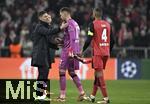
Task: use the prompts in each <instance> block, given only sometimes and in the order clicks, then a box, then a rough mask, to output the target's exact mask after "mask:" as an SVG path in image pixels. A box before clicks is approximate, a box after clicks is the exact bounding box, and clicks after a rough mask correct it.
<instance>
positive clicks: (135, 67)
mask: <svg viewBox="0 0 150 104" xmlns="http://www.w3.org/2000/svg"><path fill="white" fill-rule="evenodd" d="M117 62H118V64H117V79H140V78H141V62H140V60H138V59H118V60H117Z"/></svg>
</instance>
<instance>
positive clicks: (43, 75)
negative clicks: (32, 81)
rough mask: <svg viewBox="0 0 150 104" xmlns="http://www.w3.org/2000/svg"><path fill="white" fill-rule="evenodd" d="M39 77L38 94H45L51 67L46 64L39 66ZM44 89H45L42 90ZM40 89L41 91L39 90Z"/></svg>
mask: <svg viewBox="0 0 150 104" xmlns="http://www.w3.org/2000/svg"><path fill="white" fill-rule="evenodd" d="M38 72H39V74H38V78H37V91H36V95H37V96H42V95H43V90H45V89H46V88H47V80H48V73H49V67H45V66H39V67H38ZM40 89H43V90H40ZM39 90H40V91H39Z"/></svg>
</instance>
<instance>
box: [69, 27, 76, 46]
mask: <svg viewBox="0 0 150 104" xmlns="http://www.w3.org/2000/svg"><path fill="white" fill-rule="evenodd" d="M68 33H69V37H70V48H71V49H73V47H74V41H75V37H76V36H75V35H76V32H75V28H74V27H73V26H72V25H69V26H68Z"/></svg>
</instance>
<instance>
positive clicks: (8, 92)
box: [0, 79, 50, 104]
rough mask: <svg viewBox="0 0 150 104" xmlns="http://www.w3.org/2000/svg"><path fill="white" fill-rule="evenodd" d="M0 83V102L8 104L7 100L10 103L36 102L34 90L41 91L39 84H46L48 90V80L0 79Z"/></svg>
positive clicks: (31, 103) (0, 103)
mask: <svg viewBox="0 0 150 104" xmlns="http://www.w3.org/2000/svg"><path fill="white" fill-rule="evenodd" d="M0 85H1V86H0V95H1V96H0V104H8V102H9V103H10V102H11V104H16V102H21V103H22V104H24V103H23V102H25V104H26V103H28V102H29V103H30V104H36V103H35V98H36V97H37V96H36V92H37V91H42V89H41V86H43V87H44V86H46V87H47V89H48V90H50V80H48V81H47V82H46V83H44V81H37V80H16V79H13V80H8V79H5V80H4V79H3V80H2V79H1V80H0ZM39 85H40V87H39ZM49 103H50V102H49ZM18 104H19V103H18Z"/></svg>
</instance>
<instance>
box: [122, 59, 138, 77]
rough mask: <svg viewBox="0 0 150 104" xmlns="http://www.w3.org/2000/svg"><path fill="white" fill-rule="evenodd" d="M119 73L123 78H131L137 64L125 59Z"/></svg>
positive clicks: (135, 72)
mask: <svg viewBox="0 0 150 104" xmlns="http://www.w3.org/2000/svg"><path fill="white" fill-rule="evenodd" d="M121 73H122V74H123V76H124V77H125V78H133V77H134V76H135V75H136V74H137V65H136V64H135V63H134V62H132V61H125V62H124V63H123V64H122V65H121Z"/></svg>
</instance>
